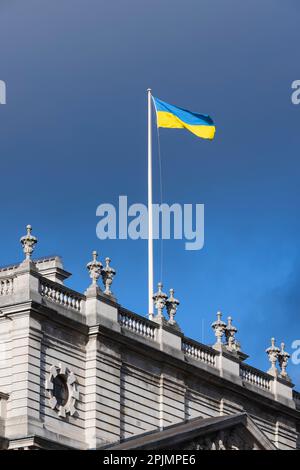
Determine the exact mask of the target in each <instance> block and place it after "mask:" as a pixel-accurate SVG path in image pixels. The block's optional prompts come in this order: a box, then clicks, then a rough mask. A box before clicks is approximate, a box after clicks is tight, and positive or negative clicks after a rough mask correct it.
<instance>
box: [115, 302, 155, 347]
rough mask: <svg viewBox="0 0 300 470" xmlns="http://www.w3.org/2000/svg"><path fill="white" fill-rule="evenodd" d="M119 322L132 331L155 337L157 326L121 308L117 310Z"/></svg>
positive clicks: (146, 336) (151, 337) (150, 337)
mask: <svg viewBox="0 0 300 470" xmlns="http://www.w3.org/2000/svg"><path fill="white" fill-rule="evenodd" d="M119 323H120V325H121V326H123V327H125V328H127V329H128V330H130V331H132V332H133V333H136V334H138V335H141V336H144V337H145V338H149V339H152V340H155V339H156V330H157V326H156V325H155V324H153V322H152V321H150V320H148V319H147V318H144V317H141V316H140V315H137V314H135V313H132V312H129V311H128V310H125V309H121V310H119Z"/></svg>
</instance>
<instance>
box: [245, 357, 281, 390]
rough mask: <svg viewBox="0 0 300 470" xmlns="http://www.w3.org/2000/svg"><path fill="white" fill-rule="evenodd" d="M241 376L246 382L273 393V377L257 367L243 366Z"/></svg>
mask: <svg viewBox="0 0 300 470" xmlns="http://www.w3.org/2000/svg"><path fill="white" fill-rule="evenodd" d="M240 376H241V378H242V380H243V381H244V382H248V383H250V384H251V385H255V386H256V387H259V388H262V389H264V390H269V391H271V388H272V381H273V377H272V376H270V375H269V374H267V373H266V372H263V371H261V370H259V369H256V368H255V367H252V366H249V365H248V364H241V366H240Z"/></svg>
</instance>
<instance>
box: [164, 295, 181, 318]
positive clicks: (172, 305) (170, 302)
mask: <svg viewBox="0 0 300 470" xmlns="http://www.w3.org/2000/svg"><path fill="white" fill-rule="evenodd" d="M179 304H180V302H179V300H177V299H175V297H174V289H170V297H169V298H168V299H167V301H166V308H167V312H168V316H169V323H170V325H174V324H175V323H176V320H175V315H176V312H177V308H178V305H179Z"/></svg>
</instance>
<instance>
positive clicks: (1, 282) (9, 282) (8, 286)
mask: <svg viewBox="0 0 300 470" xmlns="http://www.w3.org/2000/svg"><path fill="white" fill-rule="evenodd" d="M13 291H14V280H13V278H7V279H0V296H2V295H10V294H12V293H13Z"/></svg>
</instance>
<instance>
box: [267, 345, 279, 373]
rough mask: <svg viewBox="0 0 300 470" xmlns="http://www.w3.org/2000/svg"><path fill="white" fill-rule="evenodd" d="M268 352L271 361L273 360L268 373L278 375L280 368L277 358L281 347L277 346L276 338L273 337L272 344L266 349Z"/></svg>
mask: <svg viewBox="0 0 300 470" xmlns="http://www.w3.org/2000/svg"><path fill="white" fill-rule="evenodd" d="M266 353H267V354H268V356H269V361H270V362H271V367H270V369H269V370H268V373H269V374H271V375H274V376H277V375H278V369H277V367H276V363H277V359H278V356H279V353H280V349H279V348H278V347H277V346H275V338H271V346H270V347H269V348H268V349H266Z"/></svg>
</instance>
